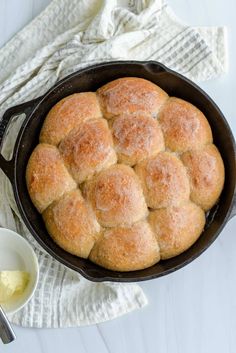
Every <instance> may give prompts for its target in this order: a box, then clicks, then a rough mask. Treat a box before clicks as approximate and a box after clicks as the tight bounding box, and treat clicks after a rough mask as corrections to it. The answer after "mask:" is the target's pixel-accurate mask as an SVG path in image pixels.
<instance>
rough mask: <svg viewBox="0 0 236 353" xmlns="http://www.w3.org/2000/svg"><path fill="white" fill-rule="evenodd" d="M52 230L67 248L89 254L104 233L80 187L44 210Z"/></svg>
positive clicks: (73, 251) (50, 231)
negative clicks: (101, 232) (101, 233)
mask: <svg viewBox="0 0 236 353" xmlns="http://www.w3.org/2000/svg"><path fill="white" fill-rule="evenodd" d="M43 219H44V221H45V224H46V227H47V230H48V233H49V234H50V235H51V237H52V238H53V239H54V241H55V242H56V243H57V244H58V245H59V246H60V247H61V248H62V249H64V250H66V251H68V252H70V253H71V254H73V255H77V256H80V257H83V258H87V257H88V256H89V253H90V251H91V249H92V247H93V246H94V244H95V241H96V240H97V239H98V237H99V235H100V226H99V224H98V222H97V220H96V218H95V215H94V214H93V211H92V209H91V207H90V206H89V205H88V204H87V203H86V202H85V201H84V199H83V197H82V195H81V193H80V191H79V190H78V189H77V190H73V191H71V192H70V193H68V194H66V195H65V196H63V197H62V198H61V199H60V200H59V201H56V202H54V203H53V204H52V205H51V206H49V207H48V208H47V209H46V211H44V213H43Z"/></svg>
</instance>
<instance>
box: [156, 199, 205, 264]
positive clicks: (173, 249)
mask: <svg viewBox="0 0 236 353" xmlns="http://www.w3.org/2000/svg"><path fill="white" fill-rule="evenodd" d="M149 222H150V224H151V226H152V229H153V230H154V233H155V235H156V237H157V240H158V244H159V247H160V253H161V259H163V260H164V259H169V258H171V257H173V256H177V255H179V254H181V253H182V252H183V251H185V250H187V249H188V248H190V246H192V245H193V244H194V243H195V241H196V240H197V239H198V238H199V236H200V234H201V232H202V231H203V228H204V225H205V214H204V212H203V210H202V209H201V208H200V207H198V206H197V205H195V204H194V203H192V202H187V203H185V204H182V205H181V206H172V207H168V208H162V209H160V210H156V211H154V212H150V215H149Z"/></svg>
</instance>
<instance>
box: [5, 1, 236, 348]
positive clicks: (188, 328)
mask: <svg viewBox="0 0 236 353" xmlns="http://www.w3.org/2000/svg"><path fill="white" fill-rule="evenodd" d="M49 2H50V1H49V0H20V1H19V0H0V46H2V45H3V44H4V43H5V42H6V41H8V40H9V39H10V38H11V37H12V36H13V35H14V34H15V33H16V32H17V31H19V30H20V29H21V28H22V27H23V26H25V25H26V24H27V23H28V22H29V21H30V20H31V19H32V18H34V17H35V16H36V15H37V14H38V13H39V12H40V11H41V10H42V9H43V8H44V7H45V6H46V5H47V4H48V3H49ZM169 4H170V5H172V6H173V8H174V9H175V11H176V14H177V15H178V16H179V17H180V18H181V19H182V20H184V21H185V22H186V23H189V24H192V25H203V26H207V25H221V24H224V25H226V26H227V27H228V30H229V60H230V61H229V64H230V67H229V73H228V74H227V75H225V76H224V77H222V78H220V79H218V80H214V81H211V82H207V83H204V84H201V87H202V88H203V89H204V90H206V91H207V92H208V93H209V94H210V96H211V97H212V98H213V99H214V100H215V101H216V102H217V103H218V105H219V106H220V108H221V109H222V111H223V112H224V114H225V116H226V117H227V119H228V121H229V123H230V125H231V127H232V129H233V131H234V134H236V119H235V99H236V79H235V77H236V64H235V63H236V46H235V40H236V20H235V13H236V2H235V0H227V1H224V0H199V1H190V0H169ZM235 236H236V218H235V219H233V220H231V221H230V222H229V223H228V225H227V226H226V227H225V229H224V230H223V232H222V234H221V235H220V237H219V238H218V239H217V241H216V242H215V243H214V244H213V245H212V246H211V247H210V248H209V249H208V251H206V252H205V253H204V254H203V255H202V256H201V257H200V258H198V259H197V260H195V261H194V262H193V263H192V264H190V265H189V266H187V267H186V268H184V269H182V270H180V271H178V272H176V273H174V274H171V275H169V276H167V277H164V278H161V279H157V280H154V281H151V282H146V283H142V284H141V285H142V287H143V288H144V290H145V292H146V294H147V296H148V298H149V306H148V307H146V308H145V309H143V310H140V311H138V312H134V313H131V314H129V315H126V316H125V317H122V318H119V319H116V320H114V321H111V322H108V323H104V324H100V325H96V326H91V327H83V328H74V329H60V330H56V329H54V330H46V329H45V330H44V329H41V330H36V329H24V328H18V327H15V331H16V334H17V340H16V341H15V342H14V343H12V344H10V345H8V346H3V345H2V344H1V343H0V352H9V353H19V352H20V353H21V352H24V353H32V352H33V353H51V352H57V353H62V352H63V353H64V352H70V353H94V352H99V353H108V352H110V353H121V352H122V353H131V352H135V353H144V352H145V353H157V352H160V353H213V352H214V353H222V352H223V353H235V352H236V334H235V328H236V241H235Z"/></svg>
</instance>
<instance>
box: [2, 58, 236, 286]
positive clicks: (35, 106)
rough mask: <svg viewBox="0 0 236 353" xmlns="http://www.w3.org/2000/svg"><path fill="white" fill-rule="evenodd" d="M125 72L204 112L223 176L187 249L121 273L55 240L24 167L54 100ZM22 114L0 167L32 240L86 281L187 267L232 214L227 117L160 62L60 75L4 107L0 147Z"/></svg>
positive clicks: (233, 169)
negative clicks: (11, 146)
mask: <svg viewBox="0 0 236 353" xmlns="http://www.w3.org/2000/svg"><path fill="white" fill-rule="evenodd" d="M124 76H136V77H143V78H145V79H147V80H150V81H152V82H154V83H156V84H157V85H159V86H160V87H161V88H163V89H164V90H165V91H166V92H168V94H169V95H171V96H176V97H179V98H183V99H185V100H187V101H189V102H191V103H193V104H194V105H196V106H197V107H198V108H199V109H200V110H201V111H202V112H203V113H204V114H205V115H206V117H207V119H208V121H209V123H210V125H211V128H212V132H213V137H214V142H215V144H216V146H217V147H218V148H219V150H220V153H221V155H222V158H223V160H224V165H225V171H226V175H225V186H224V189H223V192H222V194H221V197H220V200H219V202H218V204H217V206H215V207H214V208H213V209H212V210H211V211H210V212H209V214H208V216H207V222H206V227H205V229H204V232H203V233H202V235H201V237H200V238H199V240H198V241H197V242H196V243H195V244H194V245H193V246H192V247H191V248H190V249H189V250H187V251H186V252H184V253H182V254H181V255H179V256H177V257H175V258H172V259H170V260H165V261H161V262H159V263H158V264H156V265H154V266H152V267H150V268H148V269H145V270H141V271H133V272H123V273H121V272H113V271H109V270H106V269H103V268H101V267H99V266H97V265H95V264H93V263H92V262H90V261H88V260H84V259H80V258H78V257H76V256H73V255H71V254H69V253H67V252H65V251H64V250H62V249H61V248H60V247H58V246H57V245H56V244H55V243H54V242H53V240H52V239H51V238H50V236H49V235H48V233H47V231H46V228H45V226H44V223H43V221H42V218H41V216H40V214H39V213H38V212H37V211H36V209H35V207H34V205H33V204H32V202H31V200H30V197H29V195H28V192H27V188H26V182H25V169H26V165H27V161H28V159H29V157H30V154H31V152H32V151H33V149H34V147H35V146H36V145H37V144H38V137H39V132H40V129H41V126H42V123H43V120H44V118H45V116H46V114H47V113H48V111H49V110H50V109H51V107H52V106H53V105H54V104H56V103H57V102H58V101H59V100H60V99H62V98H64V97H66V96H68V95H70V94H72V93H75V92H83V91H95V90H96V89H97V88H98V87H100V86H102V85H104V84H105V83H107V82H109V81H111V80H114V79H116V78H119V77H124ZM20 113H25V115H26V117H25V120H24V122H23V124H22V127H21V129H20V132H19V134H18V137H17V140H16V143H15V147H14V152H13V157H12V159H11V160H9V161H7V160H5V159H4V158H3V156H2V155H1V154H0V167H1V168H2V170H3V171H4V173H5V174H6V175H7V176H8V178H9V179H10V181H11V184H12V186H13V190H14V195H15V199H16V203H17V205H18V208H19V211H20V214H21V217H22V219H23V220H24V222H25V224H26V226H27V227H28V229H29V230H30V232H31V233H32V235H33V236H34V237H35V239H36V240H37V241H38V242H39V243H40V244H41V245H42V247H43V248H44V249H45V250H46V251H47V252H48V253H49V254H51V255H52V256H53V257H54V258H56V259H57V260H58V261H60V262H61V263H63V264H64V265H66V266H68V267H70V268H72V269H73V270H75V271H78V272H79V273H81V274H82V275H83V276H84V277H86V278H87V279H89V280H92V281H96V282H101V281H114V282H133V281H142V280H148V279H153V278H156V277H160V276H163V275H166V274H168V273H170V272H173V271H175V270H177V269H179V268H181V267H183V266H185V265H187V264H188V263H189V262H191V261H192V260H194V259H195V258H196V257H198V256H199V255H200V254H201V253H202V252H203V251H204V250H206V249H207V248H208V246H209V245H210V244H211V243H212V242H213V241H214V240H215V239H216V238H217V236H218V235H219V233H220V232H221V230H222V229H223V227H224V226H225V224H226V223H227V221H228V220H229V219H230V218H231V217H232V216H233V215H235V214H236V204H235V179H236V178H235V177H236V165H235V142H234V138H233V135H232V132H231V130H230V127H229V125H228V123H227V121H226V120H225V118H224V116H223V114H222V113H221V111H220V110H219V108H218V107H217V106H216V104H215V103H214V102H213V101H212V100H211V98H210V97H209V96H208V95H207V94H206V93H205V92H203V91H202V90H201V89H200V88H199V87H198V86H196V85H195V84H194V83H192V82H191V81H189V80H188V79H186V78H185V77H183V76H181V75H180V74H178V73H176V72H174V71H172V70H169V69H168V68H166V67H165V66H164V65H162V64H160V63H158V62H154V61H147V62H138V61H116V62H110V63H103V64H98V65H94V66H91V67H89V68H86V69H83V70H80V71H78V72H75V73H73V74H72V75H70V76H68V77H66V78H64V79H63V80H61V81H60V82H58V83H57V84H56V85H55V86H54V87H53V88H51V89H50V90H49V91H48V92H47V93H46V94H44V95H43V96H42V97H39V98H37V99H35V100H32V101H30V102H27V103H23V104H20V105H18V106H15V107H12V108H10V109H8V110H7V111H6V112H5V114H4V116H3V119H2V121H1V123H0V151H1V145H2V141H3V137H4V134H5V132H6V129H7V126H8V124H9V122H10V120H11V119H12V117H14V116H16V115H18V114H20Z"/></svg>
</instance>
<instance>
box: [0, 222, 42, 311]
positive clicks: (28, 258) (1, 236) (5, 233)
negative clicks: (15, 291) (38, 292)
mask: <svg viewBox="0 0 236 353" xmlns="http://www.w3.org/2000/svg"><path fill="white" fill-rule="evenodd" d="M9 270H10V271H13V270H16V271H18V270H19V271H26V272H29V275H30V279H29V283H28V285H27V287H26V289H25V290H24V292H23V293H22V295H20V296H19V297H17V299H16V298H14V300H12V301H9V302H7V303H2V304H1V305H2V307H3V309H4V310H5V312H6V313H7V314H12V313H15V312H16V311H18V310H20V309H21V308H22V307H23V306H24V305H25V304H26V303H27V302H28V301H29V300H30V299H31V297H32V296H33V294H34V291H35V289H36V286H37V283H38V277H39V266H38V260H37V257H36V255H35V252H34V250H33V248H32V247H31V246H30V244H29V243H28V242H27V241H26V240H25V239H24V238H23V237H22V236H21V235H19V234H17V233H15V232H13V231H12V230H9V229H5V228H0V271H9Z"/></svg>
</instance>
